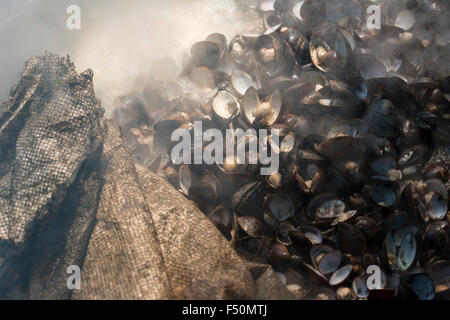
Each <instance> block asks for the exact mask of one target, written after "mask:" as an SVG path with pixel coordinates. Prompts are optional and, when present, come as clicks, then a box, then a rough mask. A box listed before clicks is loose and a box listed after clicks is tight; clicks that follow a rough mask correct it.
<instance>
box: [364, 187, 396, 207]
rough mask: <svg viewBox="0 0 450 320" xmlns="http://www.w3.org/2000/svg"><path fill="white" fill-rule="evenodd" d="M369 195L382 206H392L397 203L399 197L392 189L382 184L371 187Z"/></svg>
mask: <svg viewBox="0 0 450 320" xmlns="http://www.w3.org/2000/svg"><path fill="white" fill-rule="evenodd" d="M369 196H370V198H371V199H372V201H373V202H375V203H376V204H378V205H379V206H382V207H386V208H388V207H392V206H394V205H395V204H396V203H397V197H396V195H395V193H394V191H392V189H390V188H387V187H382V186H373V187H372V188H370V191H369Z"/></svg>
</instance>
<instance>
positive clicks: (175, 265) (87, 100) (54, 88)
mask: <svg viewBox="0 0 450 320" xmlns="http://www.w3.org/2000/svg"><path fill="white" fill-rule="evenodd" d="M92 76H93V74H92V72H91V71H87V72H84V73H83V74H81V75H78V74H77V73H76V71H75V68H74V66H73V65H72V63H71V62H70V60H69V58H67V57H66V58H62V57H58V56H55V55H49V54H47V55H45V56H43V57H39V58H34V59H31V60H30V61H29V62H28V63H27V65H26V69H25V72H24V74H23V76H22V78H21V80H20V82H19V84H18V86H17V87H16V88H15V89H13V90H12V92H11V98H10V100H9V101H8V103H7V104H6V112H4V113H3V115H2V116H1V118H0V120H1V122H0V147H1V149H0V150H1V152H2V153H1V154H0V206H1V209H0V210H1V214H0V250H1V251H0V296H3V297H7V298H21V299H69V298H72V299H254V298H259V299H282V298H291V295H290V294H289V292H288V291H287V290H286V289H285V287H284V286H283V285H282V284H281V282H280V281H279V279H278V277H277V276H276V275H275V274H274V272H273V270H272V269H271V268H270V267H269V266H267V265H259V264H251V263H247V262H245V261H243V260H241V259H240V258H239V256H238V255H237V254H236V253H235V252H234V250H233V249H232V247H231V246H230V244H229V243H228V242H227V241H226V239H225V238H224V237H223V236H222V235H221V234H220V232H219V231H218V230H217V229H216V228H215V227H214V226H213V225H212V224H211V223H210V222H209V220H208V219H207V217H206V216H205V215H204V214H203V213H202V212H200V210H199V209H198V208H197V207H196V205H195V204H194V203H193V202H191V201H189V200H187V199H186V198H185V197H184V196H183V195H181V194H180V193H178V191H176V190H175V189H173V188H172V187H171V186H170V185H169V184H168V183H167V182H166V181H164V180H163V179H161V178H160V177H158V176H156V175H155V174H154V173H152V172H150V171H148V170H146V169H143V168H141V167H136V165H135V163H134V162H133V160H132V159H133V158H132V156H131V154H130V152H129V151H128V149H127V148H126V147H125V146H124V143H123V140H122V138H121V135H120V132H119V130H118V128H116V126H115V125H114V124H113V123H111V122H109V121H104V120H103V118H102V111H101V108H100V107H99V104H98V101H97V100H96V98H95V94H94V90H93V85H92ZM74 264H75V265H79V266H80V267H81V269H82V273H81V289H80V290H74V291H71V290H68V289H67V287H66V279H67V277H68V274H66V269H67V267H68V266H69V265H74Z"/></svg>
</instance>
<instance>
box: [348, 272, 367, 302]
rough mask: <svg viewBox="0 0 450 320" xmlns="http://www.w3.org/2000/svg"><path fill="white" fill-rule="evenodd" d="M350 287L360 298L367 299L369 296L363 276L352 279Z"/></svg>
mask: <svg viewBox="0 0 450 320" xmlns="http://www.w3.org/2000/svg"><path fill="white" fill-rule="evenodd" d="M352 289H353V292H354V293H355V294H356V295H357V296H358V298H360V299H367V298H368V297H369V289H368V288H367V284H366V278H365V277H356V278H355V279H353V283H352Z"/></svg>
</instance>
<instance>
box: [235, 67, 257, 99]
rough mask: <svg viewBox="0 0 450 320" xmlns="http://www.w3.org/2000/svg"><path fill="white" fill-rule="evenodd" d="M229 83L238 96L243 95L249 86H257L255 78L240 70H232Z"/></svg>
mask: <svg viewBox="0 0 450 320" xmlns="http://www.w3.org/2000/svg"><path fill="white" fill-rule="evenodd" d="M231 85H232V86H233V89H234V91H235V92H236V93H237V94H238V95H239V96H240V97H243V96H244V95H245V93H246V92H247V90H248V89H249V88H252V87H253V88H258V85H257V83H256V82H255V80H253V78H252V77H251V76H250V75H249V74H248V73H246V72H244V71H241V70H234V71H233V74H232V75H231Z"/></svg>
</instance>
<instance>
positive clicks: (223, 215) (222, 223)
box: [208, 206, 233, 240]
mask: <svg viewBox="0 0 450 320" xmlns="http://www.w3.org/2000/svg"><path fill="white" fill-rule="evenodd" d="M208 218H209V220H210V221H211V222H212V223H213V224H214V225H215V226H216V228H217V229H219V231H220V232H221V233H222V235H223V236H224V237H225V238H227V240H231V229H232V228H233V214H232V212H231V211H230V210H228V209H227V208H225V207H223V206H218V207H217V208H216V209H214V210H213V211H212V212H211V213H209V214H208Z"/></svg>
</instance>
